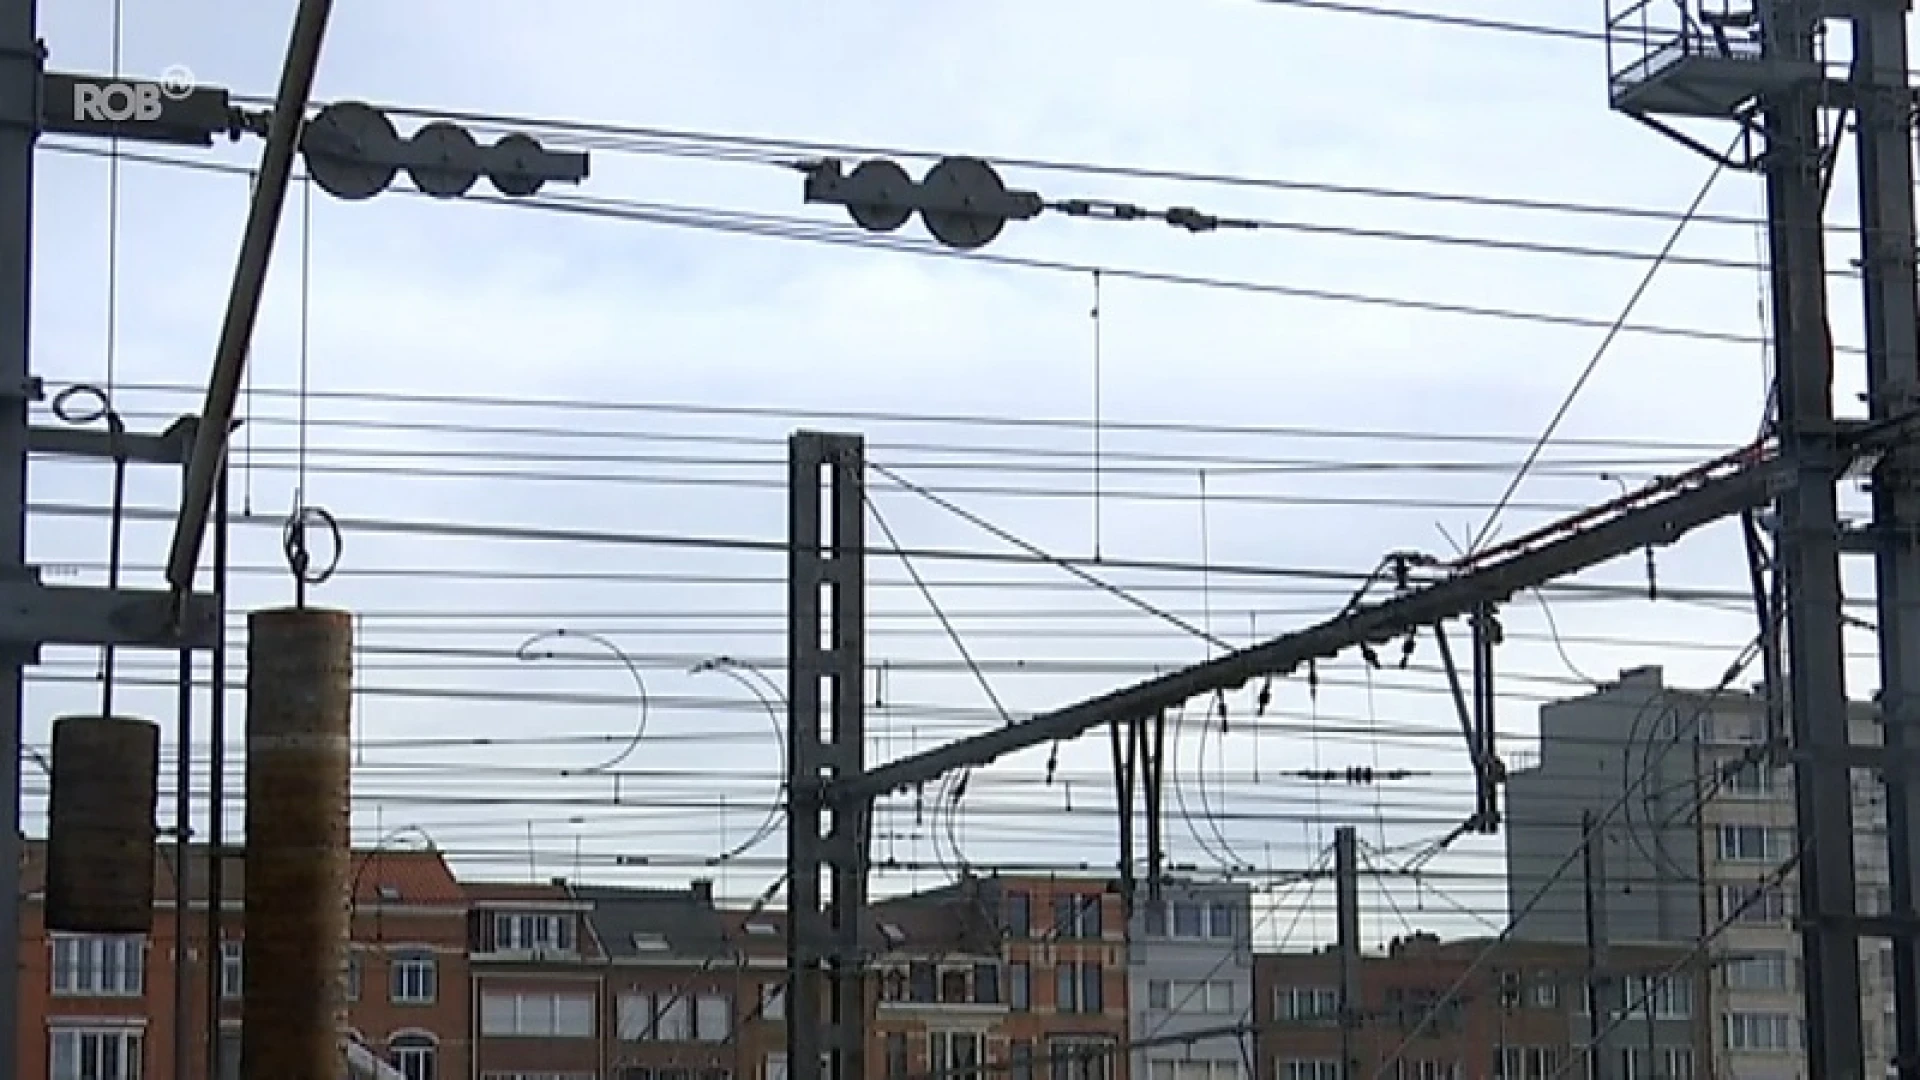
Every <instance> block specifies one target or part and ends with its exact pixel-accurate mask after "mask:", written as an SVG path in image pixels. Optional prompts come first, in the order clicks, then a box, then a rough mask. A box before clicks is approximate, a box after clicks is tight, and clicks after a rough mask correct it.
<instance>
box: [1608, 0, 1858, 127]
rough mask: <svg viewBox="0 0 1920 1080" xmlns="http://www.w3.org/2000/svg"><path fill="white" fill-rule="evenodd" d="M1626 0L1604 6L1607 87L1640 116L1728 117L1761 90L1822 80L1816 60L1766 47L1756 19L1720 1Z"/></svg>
mask: <svg viewBox="0 0 1920 1080" xmlns="http://www.w3.org/2000/svg"><path fill="white" fill-rule="evenodd" d="M1708 2H1709V0H1631V2H1628V3H1626V4H1625V5H1624V6H1620V7H1616V6H1615V4H1614V2H1613V0H1609V2H1608V6H1607V91H1608V97H1609V99H1610V100H1611V102H1612V104H1613V107H1614V108H1615V109H1617V110H1619V111H1621V112H1624V113H1630V114H1639V115H1665V116H1691V117H1707V118H1720V119H1724V118H1730V117H1734V116H1737V115H1739V114H1741V113H1742V112H1744V111H1745V110H1747V109H1748V108H1750V107H1751V106H1752V104H1753V103H1754V101H1755V100H1756V99H1757V98H1758V97H1759V96H1760V95H1762V94H1768V93H1775V92H1778V91H1780V90H1783V89H1786V88H1788V87H1790V86H1793V85H1795V84H1796V83H1800V82H1804V81H1811V80H1819V79H1820V78H1821V77H1822V71H1821V68H1820V65H1819V64H1818V63H1814V62H1807V63H1789V62H1786V61H1781V60H1774V59H1769V58H1768V57H1766V56H1765V55H1764V54H1763V50H1762V48H1761V43H1760V34H1759V28H1758V23H1757V20H1756V19H1755V17H1754V16H1753V15H1752V14H1751V13H1750V12H1737V11H1734V10H1733V9H1732V8H1730V7H1728V6H1727V5H1726V3H1725V0H1721V3H1720V4H1719V6H1718V10H1713V11H1709V10H1706V7H1705V5H1706V4H1707V3H1708Z"/></svg>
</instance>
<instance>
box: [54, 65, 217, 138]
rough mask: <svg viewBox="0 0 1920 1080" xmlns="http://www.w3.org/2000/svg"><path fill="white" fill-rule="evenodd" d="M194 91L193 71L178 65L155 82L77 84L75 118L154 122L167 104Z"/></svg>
mask: <svg viewBox="0 0 1920 1080" xmlns="http://www.w3.org/2000/svg"><path fill="white" fill-rule="evenodd" d="M193 88H194V81H193V72H191V71H189V70H187V69H186V68H184V67H181V66H180V65H178V64H175V65H174V66H173V67H170V68H168V69H167V70H166V71H164V72H161V74H160V78H159V80H157V81H155V82H137V83H128V82H104V83H101V82H76V83H74V84H73V115H74V118H75V119H77V120H90V121H94V122H96V123H108V124H124V123H127V122H128V121H136V122H140V123H150V122H152V121H155V120H158V119H160V117H161V115H162V114H163V113H164V112H165V111H166V104H165V103H166V102H167V101H179V100H181V99H183V98H185V97H186V96H187V95H189V94H191V93H193Z"/></svg>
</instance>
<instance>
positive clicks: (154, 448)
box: [27, 416, 200, 465]
mask: <svg viewBox="0 0 1920 1080" xmlns="http://www.w3.org/2000/svg"><path fill="white" fill-rule="evenodd" d="M199 430H200V420H199V418H198V417H193V416H183V417H181V418H179V419H178V420H175V421H174V422H173V423H172V424H169V425H168V426H167V430H165V431H163V432H161V433H160V434H158V435H146V434H139V433H135V432H131V431H129V432H125V433H123V434H121V435H120V436H119V437H118V438H115V436H114V435H113V434H112V433H110V432H107V431H101V430H99V429H97V428H78V427H56V426H53V425H46V426H35V427H32V428H29V429H28V430H27V449H28V450H30V451H32V452H33V453H36V454H59V455H61V456H64V457H85V458H106V459H112V458H114V457H125V458H126V459H127V460H128V461H135V462H139V463H140V464H143V465H185V464H186V463H187V459H188V458H189V457H190V456H191V455H192V453H193V439H194V435H195V433H197V432H198V431H199Z"/></svg>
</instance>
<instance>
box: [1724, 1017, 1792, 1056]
mask: <svg viewBox="0 0 1920 1080" xmlns="http://www.w3.org/2000/svg"><path fill="white" fill-rule="evenodd" d="M1724 1020H1725V1033H1726V1040H1727V1049H1728V1050H1731V1051H1734V1052H1735V1053H1784V1052H1786V1051H1789V1050H1792V1049H1793V1016H1792V1015H1791V1014H1788V1013H1781V1012H1729V1013H1727V1014H1725V1017H1724Z"/></svg>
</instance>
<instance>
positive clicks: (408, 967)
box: [388, 952, 439, 1005]
mask: <svg viewBox="0 0 1920 1080" xmlns="http://www.w3.org/2000/svg"><path fill="white" fill-rule="evenodd" d="M438 974H439V972H438V971H437V970H436V968H435V965H434V962H433V954H431V953H425V952H403V953H395V954H394V956H393V974H392V978H391V979H389V980H388V982H389V986H388V996H389V998H391V1000H392V1001H393V1003H394V1004H395V1005H431V1004H433V1002H434V999H435V998H436V997H437V996H438V994H439V985H438V982H439V980H438Z"/></svg>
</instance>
